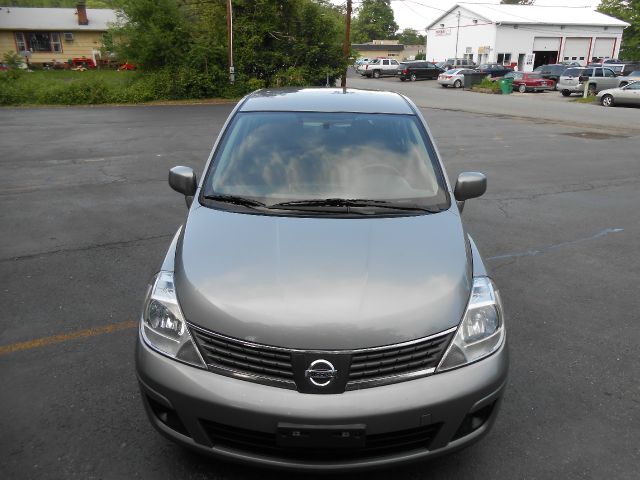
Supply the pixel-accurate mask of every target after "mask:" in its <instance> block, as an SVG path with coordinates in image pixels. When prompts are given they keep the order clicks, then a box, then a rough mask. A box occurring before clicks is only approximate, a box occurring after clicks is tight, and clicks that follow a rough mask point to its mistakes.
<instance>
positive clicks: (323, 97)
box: [239, 88, 414, 114]
mask: <svg viewBox="0 0 640 480" xmlns="http://www.w3.org/2000/svg"><path fill="white" fill-rule="evenodd" d="M239 111H240V112H358V113H394V114H414V111H413V110H412V108H411V106H410V105H409V103H408V102H407V100H406V99H405V98H404V97H403V96H402V95H400V94H398V93H394V92H383V91H374V90H360V89H355V88H346V89H342V88H283V89H277V88H276V89H263V90H258V91H256V92H254V93H252V94H250V95H249V96H248V97H246V99H245V101H244V102H243V103H242V105H241V106H240V108H239Z"/></svg>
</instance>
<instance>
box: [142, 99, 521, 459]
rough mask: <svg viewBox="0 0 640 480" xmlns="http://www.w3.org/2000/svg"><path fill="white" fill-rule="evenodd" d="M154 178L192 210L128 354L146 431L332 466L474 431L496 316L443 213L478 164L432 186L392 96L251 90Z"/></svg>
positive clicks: (503, 357) (224, 449) (192, 443)
mask: <svg viewBox="0 0 640 480" xmlns="http://www.w3.org/2000/svg"><path fill="white" fill-rule="evenodd" d="M169 183H170V185H171V186H172V187H173V188H174V189H175V190H177V191H179V192H181V193H182V194H184V195H185V196H186V199H187V204H188V205H189V212H188V215H187V218H186V221H185V223H184V225H183V227H182V228H180V230H179V231H178V233H177V234H176V236H175V238H174V239H173V241H172V243H171V246H170V247H169V250H168V252H167V254H166V257H165V259H164V261H163V263H162V266H161V267H160V269H159V271H158V273H157V274H156V275H155V276H154V277H153V279H152V280H151V283H150V285H149V288H148V291H147V294H146V298H145V302H144V308H143V312H142V315H141V320H140V330H139V339H138V342H137V348H136V368H137V374H138V379H139V383H140V389H141V394H142V395H141V397H142V400H143V402H144V405H145V408H146V411H147V413H148V416H149V419H150V421H151V423H152V424H153V425H154V427H155V428H156V429H157V430H159V431H160V432H161V433H162V434H164V435H165V436H167V437H169V438H170V439H172V440H174V441H176V442H179V443H181V444H183V445H186V446H188V447H191V448H192V449H195V450H197V451H200V452H203V453H207V454H211V455H216V456H219V457H224V458H227V459H230V460H235V461H242V462H248V463H253V464H256V465H262V466H270V467H278V468H291V469H296V470H311V471H313V470H325V471H335V470H356V469H362V468H372V467H380V466H389V465H393V464H397V463H402V462H407V461H410V460H418V459H426V458H430V457H435V456H438V455H441V454H444V453H447V452H452V451H455V450H458V449H460V448H462V447H464V446H467V445H469V444H471V443H473V442H475V441H476V440H478V439H479V438H481V437H482V436H483V435H484V434H486V433H487V432H488V431H489V430H490V428H491V426H492V424H493V422H494V420H495V418H496V415H497V412H498V408H499V405H500V400H501V397H502V395H503V391H504V389H505V385H506V377H507V368H508V359H507V347H506V334H505V325H504V313H503V309H502V304H501V300H500V295H499V293H498V290H497V289H496V286H495V284H494V282H493V280H492V279H491V278H490V276H489V274H488V273H487V270H486V268H485V265H484V263H483V261H482V257H481V256H480V254H479V252H478V249H477V248H476V246H475V244H474V242H473V240H472V239H471V237H469V236H468V235H467V234H466V233H465V230H464V227H463V224H462V221H461V217H460V212H461V210H462V206H463V205H464V202H465V201H466V200H468V199H470V198H473V197H477V196H480V195H482V194H483V193H484V191H485V189H486V178H485V176H484V175H482V174H480V173H473V172H471V173H463V174H461V175H460V176H459V177H458V179H457V182H456V184H455V186H454V185H452V184H450V183H449V181H448V179H447V177H446V175H445V172H444V168H443V166H442V163H441V160H440V158H439V154H438V151H437V149H436V147H435V145H434V143H433V139H432V137H431V134H430V133H429V130H428V128H427V125H426V123H425V121H424V119H423V117H422V115H421V114H420V111H419V110H418V109H417V108H416V106H415V105H414V104H413V103H412V102H411V101H410V100H409V99H408V98H406V97H404V96H401V95H399V94H396V93H390V92H377V91H365V90H352V89H348V90H344V91H343V90H342V89H330V88H326V89H308V88H302V89H287V90H262V91H258V92H256V93H253V94H251V95H249V96H248V97H245V98H244V99H243V100H241V101H240V102H239V103H238V105H237V106H236V108H235V109H234V110H233V112H232V113H231V115H230V117H229V119H228V120H227V122H226V124H225V126H224V127H223V129H222V132H221V134H220V136H219V137H218V140H217V141H216V143H215V145H214V147H213V150H212V152H211V155H210V157H209V161H208V162H207V165H206V167H205V173H204V176H203V177H202V179H201V180H200V181H199V182H198V181H196V176H195V174H194V172H193V170H191V169H190V168H187V167H174V168H173V169H172V170H171V172H170V174H169ZM158 454H159V455H160V454H161V452H159V453H158Z"/></svg>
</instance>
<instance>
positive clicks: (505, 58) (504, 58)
mask: <svg viewBox="0 0 640 480" xmlns="http://www.w3.org/2000/svg"><path fill="white" fill-rule="evenodd" d="M498 63H502V64H505V63H511V54H510V53H499V54H498Z"/></svg>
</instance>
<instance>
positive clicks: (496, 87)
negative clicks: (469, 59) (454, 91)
mask: <svg viewBox="0 0 640 480" xmlns="http://www.w3.org/2000/svg"><path fill="white" fill-rule="evenodd" d="M478 88H486V89H487V90H491V91H492V92H493V93H497V92H499V91H500V84H499V83H498V82H497V81H494V80H491V79H490V78H489V77H486V78H483V79H482V81H481V82H480V83H479V84H478Z"/></svg>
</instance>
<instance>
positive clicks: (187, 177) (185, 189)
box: [169, 166, 198, 207]
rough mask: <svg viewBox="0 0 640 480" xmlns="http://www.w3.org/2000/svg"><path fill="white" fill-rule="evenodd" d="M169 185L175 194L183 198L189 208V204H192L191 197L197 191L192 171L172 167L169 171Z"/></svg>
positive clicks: (196, 183)
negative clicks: (177, 193) (179, 194)
mask: <svg viewBox="0 0 640 480" xmlns="http://www.w3.org/2000/svg"><path fill="white" fill-rule="evenodd" d="M169 185H170V186H171V188H173V189H174V190H175V191H176V192H179V193H182V194H183V195H184V196H185V200H186V202H187V207H190V206H191V202H193V196H194V195H195V193H196V190H197V189H198V182H197V180H196V174H195V173H194V172H193V169H192V168H189V167H181V166H178V167H173V168H172V169H171V170H169Z"/></svg>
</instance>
